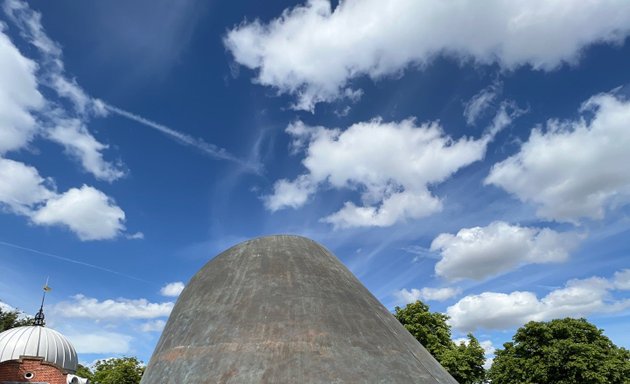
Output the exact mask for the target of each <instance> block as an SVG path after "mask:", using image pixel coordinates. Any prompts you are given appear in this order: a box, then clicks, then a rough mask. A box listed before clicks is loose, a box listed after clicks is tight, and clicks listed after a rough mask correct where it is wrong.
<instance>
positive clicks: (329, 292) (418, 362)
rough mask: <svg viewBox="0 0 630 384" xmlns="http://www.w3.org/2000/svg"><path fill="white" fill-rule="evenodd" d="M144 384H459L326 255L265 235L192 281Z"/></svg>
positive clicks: (302, 241)
mask: <svg viewBox="0 0 630 384" xmlns="http://www.w3.org/2000/svg"><path fill="white" fill-rule="evenodd" d="M141 383H142V384H165V383H171V384H181V383H195V384H201V383H244V384H247V383H326V384H329V383H440V384H446V383H448V384H456V383H457V382H456V381H455V380H454V379H453V378H452V377H451V376H450V375H449V374H448V373H447V372H446V371H445V370H444V368H442V367H441V366H440V364H439V363H438V362H437V361H436V360H435V359H434V358H433V357H432V356H431V355H430V354H429V353H428V352H427V351H426V349H424V347H422V346H421V345H420V343H418V341H416V339H414V338H413V336H411V334H409V332H407V330H405V329H404V328H403V327H402V325H401V324H400V323H399V322H398V321H397V320H396V319H395V318H394V317H393V316H392V315H391V313H389V311H388V310H387V309H386V308H385V307H383V305H381V304H380V303H379V301H378V300H377V299H376V298H375V297H374V296H373V295H372V294H370V292H369V291H368V290H367V289H366V288H365V287H364V286H363V285H362V284H361V283H360V282H359V281H358V280H357V279H356V278H355V277H354V276H353V275H352V273H351V272H350V271H348V269H346V268H345V267H344V266H343V264H342V263H341V262H340V261H339V260H338V259H337V258H336V257H335V256H333V255H332V254H331V253H330V252H328V251H327V250H326V249H325V248H323V247H322V246H320V245H319V244H317V243H315V242H314V241H312V240H309V239H306V238H303V237H297V236H270V237H264V238H258V239H254V240H250V241H247V242H244V243H241V244H239V245H237V246H235V247H232V248H230V249H228V250H227V251H225V252H223V253H221V254H220V255H219V256H217V257H216V258H214V259H213V260H211V261H210V262H209V263H207V264H206V265H205V266H204V267H203V268H202V269H201V270H200V271H199V272H198V273H197V274H196V275H195V276H194V277H193V278H192V280H191V281H190V282H189V284H188V285H187V286H186V289H185V290H184V291H183V292H182V294H181V296H180V297H179V299H178V301H177V304H176V305H175V308H174V310H173V312H172V314H171V316H170V318H169V320H168V322H167V324H166V327H165V329H164V332H163V333H162V336H161V338H160V341H159V343H158V345H157V347H156V350H155V352H154V353H153V356H152V357H151V361H150V362H149V365H148V366H147V369H146V372H145V374H144V377H143V378H142V382H141Z"/></svg>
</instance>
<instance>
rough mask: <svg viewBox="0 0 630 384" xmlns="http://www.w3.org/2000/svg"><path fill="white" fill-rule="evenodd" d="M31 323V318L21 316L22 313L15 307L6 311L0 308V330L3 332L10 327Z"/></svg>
mask: <svg viewBox="0 0 630 384" xmlns="http://www.w3.org/2000/svg"><path fill="white" fill-rule="evenodd" d="M32 324H33V319H32V318H31V317H28V316H27V317H23V314H22V313H21V312H20V311H18V310H16V309H14V310H11V311H8V310H3V309H2V308H0V332H4V331H6V330H7V329H11V328H15V327H21V326H24V325H32Z"/></svg>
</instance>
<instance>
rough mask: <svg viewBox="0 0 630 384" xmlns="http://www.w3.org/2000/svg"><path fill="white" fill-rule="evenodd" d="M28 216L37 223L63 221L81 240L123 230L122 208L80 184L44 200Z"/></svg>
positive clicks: (108, 236) (107, 237)
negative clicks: (37, 208)
mask: <svg viewBox="0 0 630 384" xmlns="http://www.w3.org/2000/svg"><path fill="white" fill-rule="evenodd" d="M31 219H32V220H33V222H34V223H35V224H39V225H63V226H66V227H68V228H69V229H70V230H71V231H72V232H74V233H76V234H77V236H79V238H80V239H81V240H103V239H111V238H114V237H116V236H117V235H118V234H120V233H121V232H123V231H124V229H125V226H124V224H123V223H124V221H125V212H124V211H123V210H122V209H120V207H118V206H117V205H116V203H115V202H114V201H113V200H112V199H111V198H110V197H108V196H107V195H106V194H104V193H103V192H101V191H99V190H98V189H96V188H93V187H89V186H87V185H83V186H82V187H81V188H71V189H69V190H68V191H66V192H64V193H62V194H61V195H58V196H55V197H53V198H51V199H49V200H47V201H46V204H45V205H44V206H43V207H41V208H40V209H39V210H37V211H36V212H34V213H33V215H32V217H31Z"/></svg>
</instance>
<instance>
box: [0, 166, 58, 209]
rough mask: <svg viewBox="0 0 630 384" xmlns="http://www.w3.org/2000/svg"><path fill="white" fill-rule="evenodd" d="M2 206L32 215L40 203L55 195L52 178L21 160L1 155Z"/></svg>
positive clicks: (0, 199)
mask: <svg viewBox="0 0 630 384" xmlns="http://www.w3.org/2000/svg"><path fill="white" fill-rule="evenodd" d="M0 180H2V183H0V206H2V207H5V208H7V209H9V210H10V211H11V212H13V213H17V214H22V215H30V214H31V211H32V210H33V209H34V207H35V206H37V205H38V204H40V203H42V202H44V201H46V200H48V199H50V198H52V197H54V196H55V193H54V192H53V190H52V188H53V187H54V184H53V183H52V180H50V179H44V178H43V177H41V176H40V175H39V172H37V169H35V168H33V167H31V166H28V165H26V164H24V163H21V162H19V161H14V160H10V159H3V158H1V157H0Z"/></svg>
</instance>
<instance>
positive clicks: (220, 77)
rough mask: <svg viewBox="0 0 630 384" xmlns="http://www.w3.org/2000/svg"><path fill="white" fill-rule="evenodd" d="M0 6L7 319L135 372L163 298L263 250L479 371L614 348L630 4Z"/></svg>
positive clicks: (623, 265) (625, 216)
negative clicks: (570, 346) (345, 290)
mask: <svg viewBox="0 0 630 384" xmlns="http://www.w3.org/2000/svg"><path fill="white" fill-rule="evenodd" d="M484 4H485V5H484V6H478V4H473V2H472V1H463V0H462V1H456V2H449V3H444V2H436V1H429V0H425V1H401V2H398V3H396V4H394V3H392V4H390V5H388V6H385V5H384V3H382V2H379V1H375V0H363V1H358V0H346V1H344V2H340V3H339V2H333V3H330V2H328V1H326V0H312V1H310V2H307V3H291V2H273V3H272V4H270V3H265V4H262V3H260V2H245V1H243V2H233V1H232V2H204V1H194V0H187V1H179V2H177V5H173V4H172V2H167V1H161V0H160V1H155V0H153V1H148V0H147V1H145V0H140V1H135V2H122V1H120V2H81V3H77V2H72V1H55V2H45V1H33V2H30V3H28V4H27V3H25V2H22V1H18V0H8V1H3V2H2V12H1V13H0V15H1V16H0V62H1V63H2V66H0V301H1V302H2V303H3V305H8V306H11V307H16V308H19V309H21V310H24V311H25V312H27V313H30V314H33V313H35V312H36V310H37V308H38V303H39V300H40V296H39V294H40V292H41V285H42V284H43V282H44V281H45V280H46V278H47V277H48V276H50V281H51V282H50V285H51V286H52V287H53V292H52V293H51V294H50V296H49V298H48V302H47V319H48V324H49V326H52V327H54V328H56V329H58V330H59V331H61V332H62V333H64V334H66V335H68V337H69V338H70V339H71V340H72V341H73V342H74V343H75V345H76V346H77V349H78V351H79V353H80V356H81V360H82V361H84V362H90V361H93V360H94V359H97V358H104V357H109V356H120V355H137V356H139V357H140V358H141V359H143V360H144V361H148V359H149V357H150V355H151V352H152V350H153V348H154V346H155V344H156V342H157V340H158V338H159V334H160V330H161V327H162V326H163V324H164V321H165V320H166V318H167V316H168V313H169V312H170V310H171V308H172V305H173V302H174V300H175V299H176V296H177V294H178V292H179V291H180V290H181V288H182V287H183V285H184V284H185V283H186V281H188V279H190V277H191V276H192V275H193V274H194V273H195V272H196V271H197V270H198V269H199V268H201V266H202V265H204V264H205V263H206V262H207V261H208V260H210V259H211V258H212V257H213V256H215V255H216V254H217V253H219V252H220V251H222V250H224V249H226V248H228V247H229V246H231V245H234V244H236V243H238V242H240V241H243V240H246V239H249V238H252V237H257V236H262V235H266V234H275V233H293V234H301V235H304V236H307V237H310V238H312V239H314V240H316V241H318V242H320V243H321V244H323V245H324V246H326V247H327V248H328V249H330V250H331V251H332V252H333V253H335V254H336V255H337V256H338V257H339V258H340V259H341V261H342V262H343V263H344V264H345V265H346V266H348V267H349V268H350V269H351V270H352V272H353V273H354V274H355V275H357V277H358V278H359V279H360V280H361V281H362V282H363V283H364V284H365V285H366V286H367V287H368V288H369V289H370V291H371V292H372V293H373V294H374V295H375V296H376V297H377V298H378V299H379V300H381V302H382V303H383V304H384V305H385V306H386V307H388V308H390V309H393V308H394V307H395V306H396V305H404V304H405V303H407V302H409V301H412V300H415V299H422V300H423V301H425V302H427V303H428V304H429V305H430V306H431V309H432V310H435V311H441V312H445V313H447V314H448V315H449V316H450V317H451V324H452V326H453V336H454V338H461V337H462V336H464V335H465V334H466V332H468V331H474V333H475V334H476V335H477V337H478V338H479V339H480V340H482V341H483V343H484V346H485V347H486V348H487V350H488V353H489V356H490V355H491V352H492V348H498V347H500V346H501V344H502V343H503V342H506V341H508V340H509V339H510V338H511V336H512V334H513V332H514V330H515V329H516V328H518V327H519V326H520V325H522V324H524V323H525V322H527V321H529V320H549V319H552V318H556V317H565V316H574V317H581V316H583V317H587V318H588V319H589V320H590V321H592V322H594V323H595V324H596V325H598V326H599V327H601V328H603V329H604V330H605V332H606V334H607V335H608V336H609V337H610V338H611V339H612V340H613V341H614V342H615V343H616V344H618V345H622V346H625V347H630V337H629V336H628V334H629V333H628V332H627V324H628V322H629V321H630V295H629V294H628V292H629V290H630V269H629V268H630V262H629V261H628V260H629V259H628V257H629V256H630V242H629V241H628V238H629V235H630V217H629V213H630V210H629V207H628V202H629V201H630V167H629V166H628V164H630V150H628V148H630V100H629V96H630V91H629V89H630V88H628V84H630V72H628V70H627V68H628V67H629V65H630V43H629V41H628V36H629V35H630V4H629V3H627V2H624V1H612V0H611V1H602V2H600V3H599V4H594V3H588V2H583V3H575V2H570V1H561V0H554V1H542V0H540V1H516V2H513V1H511V2H510V1H499V0H493V1H488V2H485V3H484Z"/></svg>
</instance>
